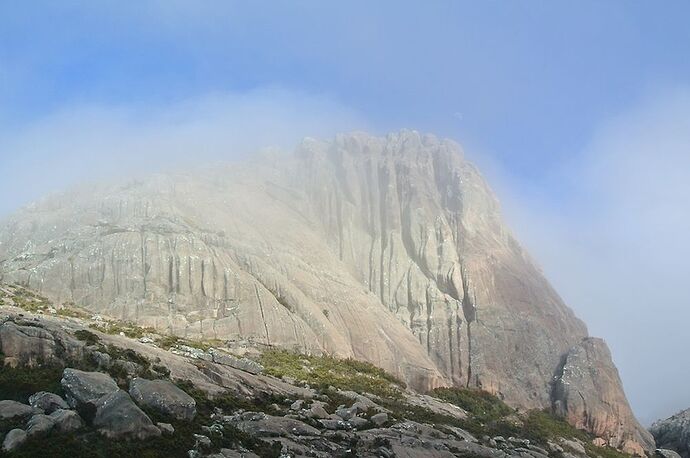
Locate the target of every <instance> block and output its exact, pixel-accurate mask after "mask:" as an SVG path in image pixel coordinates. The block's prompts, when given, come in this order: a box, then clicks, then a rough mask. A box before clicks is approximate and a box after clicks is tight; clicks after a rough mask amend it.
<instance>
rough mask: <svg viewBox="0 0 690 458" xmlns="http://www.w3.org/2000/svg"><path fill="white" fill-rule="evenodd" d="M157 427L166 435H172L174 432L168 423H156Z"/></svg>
mask: <svg viewBox="0 0 690 458" xmlns="http://www.w3.org/2000/svg"><path fill="white" fill-rule="evenodd" d="M156 426H158V429H160V430H161V432H162V433H163V434H164V435H166V436H172V435H173V434H175V428H174V427H173V425H171V424H170V423H156Z"/></svg>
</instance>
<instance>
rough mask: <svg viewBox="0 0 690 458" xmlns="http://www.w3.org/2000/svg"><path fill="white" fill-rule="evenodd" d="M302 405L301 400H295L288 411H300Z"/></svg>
mask: <svg viewBox="0 0 690 458" xmlns="http://www.w3.org/2000/svg"><path fill="white" fill-rule="evenodd" d="M303 404H304V401H303V400H301V399H298V400H296V401H295V402H293V403H292V405H290V410H300V409H301V408H302V405H303Z"/></svg>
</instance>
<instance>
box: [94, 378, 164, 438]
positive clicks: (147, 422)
mask: <svg viewBox="0 0 690 458" xmlns="http://www.w3.org/2000/svg"><path fill="white" fill-rule="evenodd" d="M93 425H94V427H96V428H97V429H98V431H99V432H100V433H101V434H103V435H104V436H106V437H108V438H110V439H119V438H128V439H139V440H143V439H147V438H149V437H157V436H160V435H161V430H160V429H159V428H158V427H156V426H155V425H154V424H153V422H152V421H151V419H150V418H149V417H148V415H146V414H145V413H144V412H143V411H142V410H141V409H140V408H139V407H137V405H136V404H135V403H134V401H132V398H130V397H129V394H127V392H126V391H123V390H117V391H115V392H113V393H110V394H107V395H105V396H103V397H102V398H100V399H99V400H98V401H97V402H96V416H95V417H94V419H93Z"/></svg>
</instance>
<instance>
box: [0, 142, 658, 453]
mask: <svg viewBox="0 0 690 458" xmlns="http://www.w3.org/2000/svg"><path fill="white" fill-rule="evenodd" d="M0 279H1V280H2V281H4V282H7V283H11V282H18V283H20V284H22V285H26V286H27V287H30V288H32V289H33V290H36V291H38V292H39V293H41V294H44V295H46V296H48V297H49V298H51V299H53V300H55V301H56V302H61V303H67V302H69V303H75V304H76V305H78V306H81V307H84V308H86V309H89V310H91V311H93V312H97V313H102V314H105V315H107V316H110V317H112V318H117V319H120V320H123V321H130V322H134V323H136V324H138V325H142V326H150V327H153V328H155V329H158V330H161V331H165V332H168V333H170V334H174V335H179V336H181V337H184V338H192V339H230V340H248V341H250V342H255V343H257V344H261V345H277V346H280V347H285V348H290V349H294V350H298V351H302V352H307V353H317V354H318V353H327V354H333V355H337V356H340V357H354V358H357V359H362V360H366V361H369V362H371V363H373V364H375V365H377V366H380V367H383V368H385V369H386V370H388V371H390V372H392V373H393V374H395V375H397V376H398V377H401V378H402V379H404V380H406V381H407V383H408V385H410V386H411V387H413V388H415V389H417V390H419V391H422V392H425V391H428V390H430V389H433V388H436V387H439V386H459V387H476V388H481V389H484V390H487V391H489V392H491V393H494V394H496V395H497V396H499V397H500V398H502V399H504V400H505V401H506V402H508V403H509V404H511V405H514V406H516V407H517V406H520V407H523V408H528V409H531V408H538V409H544V408H547V409H554V410H555V411H557V412H559V414H560V415H562V416H564V417H566V418H568V420H569V421H571V422H572V423H573V424H575V425H576V426H577V427H579V428H584V429H588V430H590V431H591V432H593V433H594V434H596V435H597V436H600V437H603V438H604V439H605V441H606V442H607V443H609V444H610V445H611V446H614V447H621V448H624V449H626V450H628V451H630V452H635V453H642V451H643V450H644V449H649V448H650V447H651V446H652V444H653V441H652V439H651V436H650V435H649V433H647V432H646V431H645V430H644V429H643V428H642V427H641V426H640V425H639V423H637V421H636V420H635V417H634V415H633V414H632V411H631V410H630V407H629V406H628V403H627V401H626V399H625V395H624V394H623V391H622V386H621V382H620V379H619V377H618V373H617V371H616V369H615V367H614V366H613V363H612V361H611V357H610V354H609V351H608V349H607V348H606V344H605V343H604V342H603V341H601V340H596V339H592V338H589V337H588V335H587V330H586V327H585V326H584V324H583V323H582V322H581V321H580V320H578V319H577V318H576V317H575V316H574V315H573V313H572V311H571V310H570V309H569V308H567V307H566V306H565V304H563V302H562V301H561V299H560V298H559V296H558V295H557V293H556V292H555V291H554V290H553V288H551V286H550V285H549V284H548V282H547V281H546V280H545V279H544V277H543V276H542V274H541V273H540V272H539V270H538V268H536V267H535V265H534V263H533V262H532V261H531V259H530V258H529V256H528V255H527V254H526V253H525V252H524V250H523V249H522V248H521V247H520V245H519V244H518V242H517V241H516V240H515V239H514V237H513V236H512V235H511V232H510V231H509V229H508V228H507V227H506V226H505V224H504V222H503V220H502V217H501V213H500V209H499V204H498V202H497V200H496V198H495V197H494V195H493V193H492V192H491V190H490V189H489V187H488V186H487V184H486V183H485V181H484V179H483V178H482V176H481V175H480V174H479V172H478V171H477V170H476V168H475V167H474V166H473V165H472V164H470V163H469V162H467V161H466V160H465V159H464V157H463V153H462V150H461V149H460V147H459V145H457V144H455V143H454V142H451V141H449V140H439V139H437V138H436V137H434V136H431V135H420V134H419V133H417V132H415V131H402V132H399V133H395V134H390V135H388V136H387V137H385V138H380V137H373V136H370V135H367V134H364V133H354V134H346V135H339V136H337V137H336V138H335V140H333V141H320V140H315V139H310V138H307V139H305V140H304V141H303V142H302V143H301V145H300V146H299V147H298V148H297V150H296V151H295V152H294V154H291V155H281V154H277V153H274V154H271V153H266V154H264V155H263V156H260V157H256V158H253V159H252V160H250V161H249V162H247V163H239V164H236V165H228V166H226V167H214V168H203V167H200V168H198V169H192V170H189V171H186V172H181V173H179V174H164V175H154V176H151V177H150V178H147V179H143V180H135V181H129V182H123V183H121V184H115V185H102V186H96V187H93V188H91V189H90V190H89V192H88V193H87V192H84V190H81V191H78V190H77V191H74V192H67V193H64V194H60V195H56V196H54V197H51V198H47V199H45V200H43V201H41V202H38V203H36V204H34V205H31V206H29V207H28V208H26V209H24V210H22V211H20V212H18V213H17V214H15V215H13V216H12V217H10V218H9V219H8V220H7V221H6V223H5V224H4V225H3V228H2V230H1V231H0ZM583 371H584V372H583Z"/></svg>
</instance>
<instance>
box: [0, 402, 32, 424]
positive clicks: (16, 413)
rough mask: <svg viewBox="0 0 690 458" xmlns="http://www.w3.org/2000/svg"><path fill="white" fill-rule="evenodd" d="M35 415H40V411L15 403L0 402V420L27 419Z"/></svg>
mask: <svg viewBox="0 0 690 458" xmlns="http://www.w3.org/2000/svg"><path fill="white" fill-rule="evenodd" d="M35 413H41V411H40V410H39V409H36V408H34V407H31V406H27V405H26V404H22V403H21V402H17V401H0V420H12V419H14V418H28V417H30V416H31V415H33V414H35Z"/></svg>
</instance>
